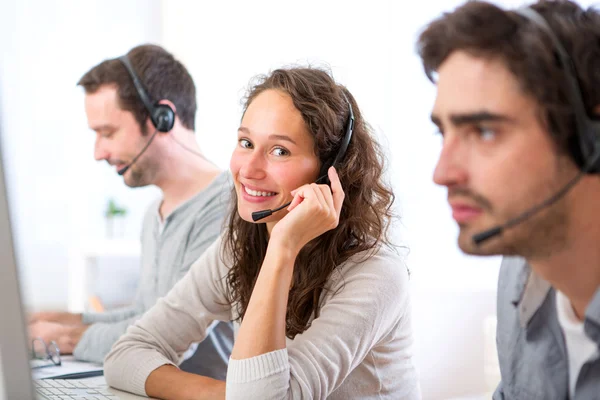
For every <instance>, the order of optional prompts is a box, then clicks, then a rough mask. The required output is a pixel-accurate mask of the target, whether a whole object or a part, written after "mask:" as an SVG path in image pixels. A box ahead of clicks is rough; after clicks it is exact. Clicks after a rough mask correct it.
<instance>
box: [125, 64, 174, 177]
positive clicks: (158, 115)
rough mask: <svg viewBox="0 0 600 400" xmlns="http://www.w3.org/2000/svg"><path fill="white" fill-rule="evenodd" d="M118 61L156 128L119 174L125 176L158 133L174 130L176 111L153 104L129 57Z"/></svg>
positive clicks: (165, 106) (169, 107) (165, 105)
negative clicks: (123, 67) (129, 78)
mask: <svg viewBox="0 0 600 400" xmlns="http://www.w3.org/2000/svg"><path fill="white" fill-rule="evenodd" d="M118 60H119V61H121V63H123V65H124V66H125V69H126V70H127V72H128V73H129V76H130V77H131V80H132V81H133V86H135V90H136V91H137V93H138V96H139V98H140V100H142V103H143V104H144V107H145V108H146V110H147V111H148V114H150V121H152V124H153V125H154V128H155V131H154V133H153V134H152V136H150V139H148V142H147V143H146V145H145V146H144V148H142V150H141V151H140V152H139V153H138V154H137V155H136V156H135V157H134V158H133V160H131V162H130V163H129V164H127V165H126V166H124V167H123V168H121V169H120V170H119V171H118V172H117V173H118V174H119V175H123V174H125V172H127V170H129V168H131V166H132V165H133V164H134V163H135V162H136V161H137V160H138V158H140V156H141V155H142V154H144V152H145V151H146V149H147V148H148V146H150V143H152V140H154V137H155V136H156V134H157V133H158V132H162V133H166V132H169V131H171V129H173V125H175V111H174V110H173V109H172V108H171V106H169V105H168V104H160V103H158V102H153V101H151V100H150V96H148V93H147V92H146V89H144V85H143V84H142V81H141V80H140V78H139V77H138V76H137V74H136V73H135V70H134V69H133V66H132V65H131V62H130V61H129V57H127V55H124V56H121V57H119V58H118Z"/></svg>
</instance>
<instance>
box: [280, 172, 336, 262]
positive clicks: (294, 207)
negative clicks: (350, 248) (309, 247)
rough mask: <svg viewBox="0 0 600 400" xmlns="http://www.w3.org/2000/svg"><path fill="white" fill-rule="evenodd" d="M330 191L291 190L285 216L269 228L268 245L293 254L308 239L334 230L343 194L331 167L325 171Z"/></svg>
mask: <svg viewBox="0 0 600 400" xmlns="http://www.w3.org/2000/svg"><path fill="white" fill-rule="evenodd" d="M327 174H328V176H329V180H330V181H331V188H330V187H329V186H327V185H317V184H316V183H311V184H308V185H304V186H301V187H299V188H298V189H296V190H294V191H293V192H292V194H293V195H294V199H293V200H292V204H290V205H289V207H288V211H289V213H288V215H286V216H285V217H283V218H282V219H281V220H280V221H279V222H278V223H277V224H276V225H275V227H273V231H272V232H271V237H270V239H269V243H273V242H275V243H277V244H278V245H280V246H282V247H285V248H287V249H288V250H290V251H292V252H293V253H294V254H297V253H299V252H300V250H301V249H302V248H303V247H304V246H305V245H306V244H307V243H308V242H310V241H311V240H313V239H314V238H316V237H318V236H320V235H322V234H323V233H325V232H327V231H329V230H331V229H334V228H335V227H337V225H338V223H339V219H340V212H341V210H342V204H343V202H344V196H345V195H344V191H343V189H342V184H341V183H340V179H339V177H338V174H337V171H336V170H335V168H333V167H330V168H329V170H328V171H327Z"/></svg>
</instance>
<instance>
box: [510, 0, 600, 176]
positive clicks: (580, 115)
mask: <svg viewBox="0 0 600 400" xmlns="http://www.w3.org/2000/svg"><path fill="white" fill-rule="evenodd" d="M515 12H516V13H517V14H519V15H521V16H522V17H525V18H526V19H527V20H529V21H531V22H533V23H534V24H535V25H537V26H538V27H539V28H540V29H541V30H543V31H544V32H545V33H546V34H547V35H548V37H549V38H550V39H551V40H552V43H553V44H554V48H555V49H556V52H557V53H558V57H559V59H560V63H561V65H562V67H563V69H564V76H565V84H566V92H567V97H568V99H569V103H570V104H571V108H572V109H573V113H574V114H575V124H576V129H577V138H578V139H579V150H580V151H581V159H579V158H578V157H577V155H576V154H572V156H573V159H574V160H575V161H576V162H577V164H578V165H579V167H580V168H581V169H582V170H584V169H585V170H586V171H585V172H586V173H591V174H594V173H599V172H600V159H597V160H593V158H594V156H595V155H596V154H598V153H599V152H600V121H598V120H594V119H592V118H591V117H590V116H589V115H588V113H587V112H586V110H585V104H584V102H583V95H582V94H581V88H580V86H579V81H578V80H577V73H576V70H575V64H574V63H573V60H572V59H571V57H570V56H569V53H567V51H566V50H565V48H564V47H563V45H562V44H561V42H560V40H559V39H558V37H557V36H556V35H555V34H554V32H553V31H552V28H551V27H550V25H549V24H548V22H547V21H546V20H545V19H544V17H542V15H541V14H540V13H538V12H537V11H535V10H534V9H532V8H529V7H523V8H519V9H516V10H515ZM573 150H574V149H572V150H571V151H572V153H573ZM595 158H598V157H595ZM588 164H591V165H588Z"/></svg>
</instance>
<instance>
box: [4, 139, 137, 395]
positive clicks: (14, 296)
mask: <svg viewBox="0 0 600 400" xmlns="http://www.w3.org/2000/svg"><path fill="white" fill-rule="evenodd" d="M0 270H1V274H2V279H0V304H1V305H2V323H0V373H1V374H2V376H0V400H17V399H18V400H34V399H36V400H41V399H44V400H62V399H71V400H73V399H111V400H113V399H114V400H117V399H119V400H135V399H144V398H145V397H140V396H136V395H133V394H130V393H126V392H121V391H119V390H115V389H112V388H109V387H108V386H107V385H106V382H105V381H104V377H96V378H90V379H82V380H72V379H69V380H60V379H56V380H51V379H45V380H35V381H34V380H33V379H32V378H31V369H30V364H29V352H28V343H27V333H26V329H25V319H24V313H23V308H22V303H21V293H20V286H19V280H18V271H17V264H16V259H15V251H14V246H13V239H12V231H11V224H10V213H9V208H8V199H7V194H6V184H5V176H4V168H3V158H2V143H1V137H0Z"/></svg>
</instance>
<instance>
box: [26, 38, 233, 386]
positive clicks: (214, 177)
mask: <svg viewBox="0 0 600 400" xmlns="http://www.w3.org/2000/svg"><path fill="white" fill-rule="evenodd" d="M136 81H137V82H136ZM78 84H79V85H81V86H82V87H83V88H84V90H85V110H86V114H87V119H88V124H89V126H90V128H91V129H92V130H93V131H94V132H95V133H96V145H95V150H94V157H95V158H96V160H105V161H106V162H108V163H109V164H110V165H113V166H115V168H116V172H118V173H119V174H120V175H122V176H123V178H124V181H125V184H126V185H128V186H130V187H141V186H147V185H156V186H157V187H158V188H159V189H160V190H161V191H162V196H161V198H160V199H157V201H155V202H153V203H152V205H151V206H150V208H149V209H148V211H147V213H146V215H145V218H144V222H143V227H142V234H141V244H142V255H141V263H142V265H141V268H142V269H141V277H140V283H139V286H138V291H137V293H136V296H135V299H134V302H133V304H132V305H131V306H129V307H126V308H122V309H116V310H111V311H108V312H105V313H97V314H94V313H83V314H71V313H62V312H43V313H38V314H34V315H32V316H31V319H30V325H29V332H30V336H32V337H41V338H43V339H45V340H54V341H56V342H57V343H58V345H59V347H60V350H61V352H63V353H67V354H69V353H73V354H74V355H75V357H76V358H77V359H81V360H85V361H95V362H102V361H103V359H104V356H105V355H106V354H107V353H108V352H109V350H110V349H111V347H112V345H113V343H114V342H116V340H117V339H118V338H119V337H120V336H121V335H122V334H123V333H125V331H126V329H127V328H128V327H129V325H131V324H133V323H134V322H135V321H136V320H137V319H139V317H141V316H142V314H143V313H144V312H146V311H147V310H148V309H150V308H151V307H152V306H153V305H154V303H155V302H156V301H157V300H158V298H159V297H162V296H164V295H166V294H167V293H168V292H169V290H170V289H171V288H172V287H173V286H174V285H175V284H176V283H177V282H178V281H179V279H180V278H181V277H182V276H183V275H184V274H185V273H186V272H187V271H188V269H189V268H190V266H191V265H192V263H193V262H194V261H196V260H197V259H198V258H199V257H200V255H201V254H202V253H203V252H204V250H205V249H206V248H207V247H208V246H209V245H210V244H211V243H212V242H214V241H215V240H216V239H217V237H218V236H219V234H220V231H221V226H222V223H223V219H224V217H225V214H226V212H227V207H228V203H229V198H230V192H231V188H232V186H231V180H230V177H229V173H228V172H221V171H220V170H219V169H218V168H217V167H215V166H214V164H212V163H211V162H209V161H208V160H207V159H206V158H204V156H203V155H202V153H201V152H200V149H199V147H198V144H197V142H196V140H195V137H194V119H195V114H196V89H195V86H194V82H193V80H192V77H191V76H190V74H189V73H188V71H187V69H186V68H185V67H184V66H183V65H182V64H181V63H180V62H179V61H178V60H176V59H175V58H174V57H173V55H171V54H170V53H168V52H167V51H165V50H164V49H162V48H161V47H159V46H155V45H143V46H138V47H136V48H134V49H132V50H131V51H129V53H128V54H127V55H126V56H124V57H121V58H118V59H110V60H105V61H103V62H102V63H100V64H99V65H97V66H95V67H94V68H92V69H91V70H90V71H88V72H87V73H86V74H85V75H84V76H83V77H82V78H81V80H80V81H79V83H78ZM232 329H233V328H232V325H231V324H229V323H223V322H219V323H215V324H213V326H212V329H211V330H210V332H209V334H208V336H207V339H205V340H204V341H203V342H201V343H200V344H199V345H197V349H196V352H195V354H194V356H193V357H191V358H189V357H188V358H187V359H186V360H185V361H184V362H183V363H182V364H181V368H182V369H183V370H186V371H189V372H195V373H199V374H202V375H205V376H210V377H213V378H215V379H223V380H224V379H225V376H226V370H227V363H228V360H229V355H230V353H231V349H232V345H233V330H232ZM194 347H195V346H192V347H191V348H190V350H189V351H188V353H187V354H192V353H193V350H194Z"/></svg>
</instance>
